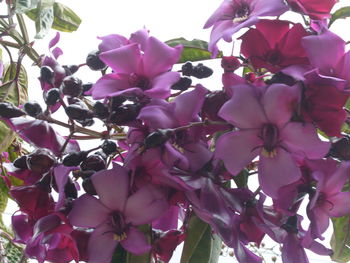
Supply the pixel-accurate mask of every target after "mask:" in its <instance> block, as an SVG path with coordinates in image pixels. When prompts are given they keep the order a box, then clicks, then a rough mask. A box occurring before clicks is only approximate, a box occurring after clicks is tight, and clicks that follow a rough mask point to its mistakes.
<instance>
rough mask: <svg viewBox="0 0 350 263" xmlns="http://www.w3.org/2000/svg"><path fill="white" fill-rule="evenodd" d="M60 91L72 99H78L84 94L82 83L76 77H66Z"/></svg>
mask: <svg viewBox="0 0 350 263" xmlns="http://www.w3.org/2000/svg"><path fill="white" fill-rule="evenodd" d="M60 89H61V92H62V93H63V94H64V95H67V96H70V97H78V96H80V95H81V94H82V93H83V86H82V82H81V80H80V79H78V78H77V77H75V76H67V77H65V78H64V79H63V82H62V85H61V87H60Z"/></svg>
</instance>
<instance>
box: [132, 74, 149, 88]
mask: <svg viewBox="0 0 350 263" xmlns="http://www.w3.org/2000/svg"><path fill="white" fill-rule="evenodd" d="M149 84H150V83H149V80H148V78H146V77H144V76H141V75H137V74H136V73H131V74H130V75H129V85H130V86H132V87H138V88H140V89H142V90H146V89H148V88H149Z"/></svg>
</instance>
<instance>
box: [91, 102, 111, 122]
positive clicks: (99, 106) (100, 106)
mask: <svg viewBox="0 0 350 263" xmlns="http://www.w3.org/2000/svg"><path fill="white" fill-rule="evenodd" d="M93 113H94V115H95V116H96V117H97V118H99V119H102V120H103V119H107V117H108V115H109V110H108V106H107V105H106V104H104V103H102V102H101V101H96V103H95V104H94V107H93Z"/></svg>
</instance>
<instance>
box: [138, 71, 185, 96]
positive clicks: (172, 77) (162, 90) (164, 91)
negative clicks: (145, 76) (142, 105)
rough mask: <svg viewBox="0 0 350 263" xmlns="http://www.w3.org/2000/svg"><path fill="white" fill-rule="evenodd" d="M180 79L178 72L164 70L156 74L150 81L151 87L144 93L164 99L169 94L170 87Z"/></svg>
mask: <svg viewBox="0 0 350 263" xmlns="http://www.w3.org/2000/svg"><path fill="white" fill-rule="evenodd" d="M179 79H180V74H179V73H178V72H165V73H163V74H160V75H158V76H156V77H155V78H154V79H153V80H152V83H151V86H152V87H151V88H150V89H148V90H145V91H144V93H145V94H146V95H147V96H149V97H151V98H156V99H165V98H168V97H169V96H170V93H171V92H170V87H171V86H172V85H173V84H174V83H176V82H177V81H178V80H179Z"/></svg>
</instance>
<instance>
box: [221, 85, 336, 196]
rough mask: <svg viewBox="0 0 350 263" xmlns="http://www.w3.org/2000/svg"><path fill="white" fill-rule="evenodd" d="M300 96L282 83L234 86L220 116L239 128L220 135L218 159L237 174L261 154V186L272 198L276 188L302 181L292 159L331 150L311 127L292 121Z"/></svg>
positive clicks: (318, 155) (313, 155)
mask: <svg viewBox="0 0 350 263" xmlns="http://www.w3.org/2000/svg"><path fill="white" fill-rule="evenodd" d="M298 93H299V89H298V88H297V87H296V86H292V87H290V86H287V85H283V84H273V85H271V86H269V87H267V88H256V87H253V86H249V85H237V86H234V87H233V96H232V98H231V99H230V100H229V101H228V102H227V103H225V104H224V106H223V107H222V108H221V110H220V112H219V115H220V116H221V117H222V118H223V119H225V120H226V121H228V122H229V123H231V124H233V125H234V126H235V127H237V128H238V130H235V131H232V132H228V133H226V134H223V135H222V136H220V138H219V139H218V141H217V145H216V152H215V154H216V157H217V158H219V159H222V160H223V161H224V164H225V167H226V168H227V170H228V171H229V172H230V173H232V174H233V175H236V174H238V173H239V172H240V171H241V170H242V169H243V168H244V167H245V166H246V165H247V164H249V162H251V161H252V160H253V159H254V158H255V157H257V156H259V159H260V160H259V167H258V169H259V183H260V185H261V187H262V190H263V191H264V192H265V193H266V194H268V195H270V196H271V197H273V198H276V197H277V191H278V189H279V188H280V187H282V186H284V185H287V184H291V183H293V182H295V181H297V180H298V179H299V178H300V176H301V173H300V170H299V168H298V166H297V164H296V161H295V158H296V157H299V158H304V157H308V158H310V159H319V158H322V157H324V156H325V155H326V153H327V152H328V150H329V147H330V144H329V142H322V141H321V140H320V139H319V138H318V136H317V133H316V130H315V128H314V127H313V125H311V124H309V123H298V122H291V121H290V119H291V117H292V113H293V109H294V105H295V103H296V102H297V101H298Z"/></svg>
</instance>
